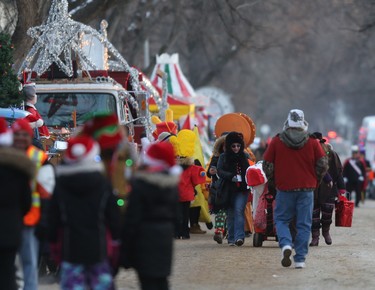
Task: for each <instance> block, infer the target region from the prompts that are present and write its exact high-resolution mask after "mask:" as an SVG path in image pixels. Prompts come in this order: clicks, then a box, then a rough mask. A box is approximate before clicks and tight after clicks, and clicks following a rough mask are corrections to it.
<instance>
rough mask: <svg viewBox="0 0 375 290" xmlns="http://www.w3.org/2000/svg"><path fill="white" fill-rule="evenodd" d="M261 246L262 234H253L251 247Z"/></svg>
mask: <svg viewBox="0 0 375 290" xmlns="http://www.w3.org/2000/svg"><path fill="white" fill-rule="evenodd" d="M262 245H263V234H261V233H254V235H253V246H254V247H261V246H262Z"/></svg>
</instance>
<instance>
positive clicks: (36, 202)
mask: <svg viewBox="0 0 375 290" xmlns="http://www.w3.org/2000/svg"><path fill="white" fill-rule="evenodd" d="M26 154H27V156H28V157H29V158H30V160H31V161H33V162H34V163H35V165H36V174H38V170H39V168H40V167H41V166H42V165H43V163H44V162H45V161H46V160H47V157H48V156H47V154H46V153H45V152H44V151H42V150H40V149H38V148H36V147H35V146H33V145H31V146H30V147H29V148H28V149H27V151H26ZM31 189H32V195H31V196H32V203H31V208H30V210H29V212H28V213H27V214H26V215H25V216H24V218H23V223H24V224H25V225H26V226H30V227H32V226H35V225H37V224H38V222H39V220H40V214H41V212H40V194H39V192H38V191H37V182H36V177H35V178H34V179H33V180H32V183H31Z"/></svg>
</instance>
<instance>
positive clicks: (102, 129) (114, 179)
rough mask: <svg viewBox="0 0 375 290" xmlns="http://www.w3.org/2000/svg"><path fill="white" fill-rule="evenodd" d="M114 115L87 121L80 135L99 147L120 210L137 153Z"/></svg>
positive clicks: (97, 116) (105, 115) (95, 117)
mask: <svg viewBox="0 0 375 290" xmlns="http://www.w3.org/2000/svg"><path fill="white" fill-rule="evenodd" d="M118 122H119V121H118V117H117V115H116V114H107V113H105V114H100V115H96V116H94V117H93V118H91V119H90V120H88V121H87V122H86V123H85V124H84V126H83V128H82V132H81V135H86V136H92V137H93V138H94V139H95V140H96V141H97V142H98V144H99V146H100V157H101V159H102V162H103V164H104V167H105V173H106V176H107V177H108V179H109V180H110V181H111V184H112V187H113V189H114V191H115V192H116V194H117V196H118V198H119V201H118V205H119V206H121V209H123V208H124V207H123V206H122V205H123V204H124V200H125V197H126V195H127V193H128V184H129V178H130V177H131V176H132V174H133V172H134V171H135V167H136V164H137V153H136V150H135V147H134V146H133V144H131V143H130V142H129V141H128V133H127V131H126V130H125V128H124V126H121V125H119V123H118Z"/></svg>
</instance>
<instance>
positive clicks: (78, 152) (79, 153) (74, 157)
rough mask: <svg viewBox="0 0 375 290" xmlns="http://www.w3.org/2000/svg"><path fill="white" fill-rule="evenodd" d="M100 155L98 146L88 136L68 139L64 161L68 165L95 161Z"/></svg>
mask: <svg viewBox="0 0 375 290" xmlns="http://www.w3.org/2000/svg"><path fill="white" fill-rule="evenodd" d="M99 154H100V149H99V144H98V143H97V142H96V141H94V139H92V138H91V137H89V136H77V137H73V138H71V139H69V141H68V149H67V150H66V152H65V155H64V160H65V161H66V162H68V163H75V162H83V161H95V160H96V156H98V155H99Z"/></svg>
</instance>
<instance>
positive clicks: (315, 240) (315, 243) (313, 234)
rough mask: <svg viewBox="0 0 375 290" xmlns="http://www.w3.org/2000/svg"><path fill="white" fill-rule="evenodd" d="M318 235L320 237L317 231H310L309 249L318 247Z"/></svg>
mask: <svg viewBox="0 0 375 290" xmlns="http://www.w3.org/2000/svg"><path fill="white" fill-rule="evenodd" d="M319 235H320V231H319V229H318V230H312V231H311V237H312V240H311V243H310V247H317V246H318V245H319Z"/></svg>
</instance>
